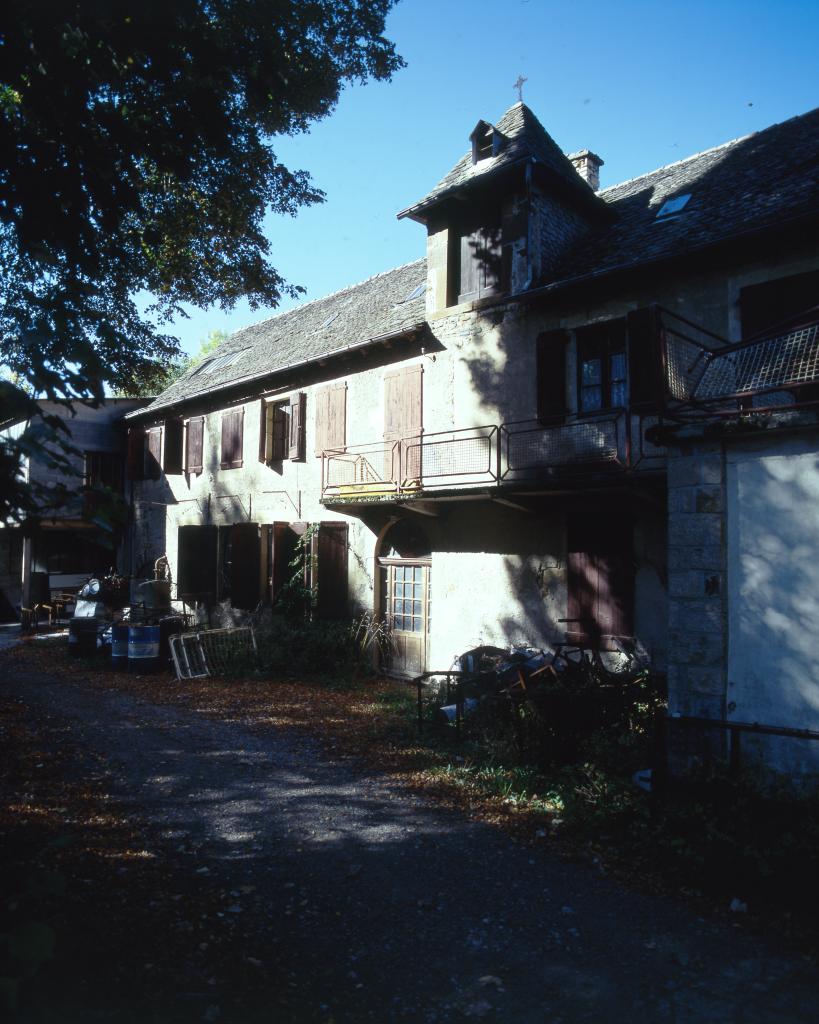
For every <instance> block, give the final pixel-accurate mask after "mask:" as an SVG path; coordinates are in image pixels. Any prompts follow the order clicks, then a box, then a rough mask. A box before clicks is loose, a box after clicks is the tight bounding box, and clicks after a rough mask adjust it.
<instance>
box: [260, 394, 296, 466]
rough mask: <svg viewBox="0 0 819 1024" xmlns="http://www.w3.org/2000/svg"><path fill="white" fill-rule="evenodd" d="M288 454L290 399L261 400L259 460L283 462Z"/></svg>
mask: <svg viewBox="0 0 819 1024" xmlns="http://www.w3.org/2000/svg"><path fill="white" fill-rule="evenodd" d="M289 455H290V400H289V399H288V400H287V401H285V402H266V401H264V400H262V423H261V438H260V442H259V461H260V462H267V463H271V462H283V461H284V460H285V459H286V458H288V457H289Z"/></svg>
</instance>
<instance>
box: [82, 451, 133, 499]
mask: <svg viewBox="0 0 819 1024" xmlns="http://www.w3.org/2000/svg"><path fill="white" fill-rule="evenodd" d="M124 468H125V467H124V466H123V459H122V456H121V455H120V454H118V453H117V452H86V453H85V473H84V480H83V483H84V486H85V509H86V512H94V511H96V509H97V508H99V499H100V493H99V492H100V491H104V490H108V491H113V492H114V493H115V494H122V493H123V489H124V487H123V485H124V477H125V473H124Z"/></svg>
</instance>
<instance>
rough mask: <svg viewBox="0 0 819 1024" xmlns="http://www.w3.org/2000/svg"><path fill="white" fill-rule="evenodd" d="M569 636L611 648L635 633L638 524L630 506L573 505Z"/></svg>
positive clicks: (568, 565)
mask: <svg viewBox="0 0 819 1024" xmlns="http://www.w3.org/2000/svg"><path fill="white" fill-rule="evenodd" d="M566 533H567V549H568V550H567V556H566V584H567V591H568V611H567V615H566V618H567V622H566V639H567V640H568V641H569V642H570V643H577V644H580V645H582V646H584V647H585V646H589V647H598V648H601V649H604V650H605V649H608V648H609V647H610V646H611V641H610V639H608V638H610V637H611V636H631V635H632V633H633V632H634V556H633V543H632V534H633V523H632V518H631V515H630V513H629V510H628V509H626V508H624V507H619V506H617V505H612V506H609V507H596V508H593V509H589V508H574V509H572V510H571V511H570V512H569V517H568V522H567V531H566Z"/></svg>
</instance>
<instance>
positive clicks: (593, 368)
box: [581, 359, 600, 387]
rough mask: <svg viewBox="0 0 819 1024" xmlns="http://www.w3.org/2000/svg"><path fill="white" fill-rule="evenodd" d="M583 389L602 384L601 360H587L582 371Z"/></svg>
mask: <svg viewBox="0 0 819 1024" xmlns="http://www.w3.org/2000/svg"><path fill="white" fill-rule="evenodd" d="M581 378H582V383H583V387H589V386H591V385H593V384H599V383H600V360H599V359H587V360H585V361H584V362H583V365H582V369H581Z"/></svg>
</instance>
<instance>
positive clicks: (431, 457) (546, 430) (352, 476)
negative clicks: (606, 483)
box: [322, 411, 665, 502]
mask: <svg viewBox="0 0 819 1024" xmlns="http://www.w3.org/2000/svg"><path fill="white" fill-rule="evenodd" d="M649 423H656V417H651V418H650V419H649V418H647V417H642V416H638V415H636V414H634V413H626V412H625V411H621V412H616V413H615V412H612V413H610V414H608V415H606V416H602V417H599V418H596V419H591V420H590V419H586V420H582V421H575V422H572V423H561V424H555V425H553V426H544V425H543V424H542V423H538V422H536V421H532V420H525V421H521V422H517V423H504V424H501V425H500V426H496V425H489V426H483V427H466V428H462V429H456V430H446V431H439V432H436V433H431V434H422V435H419V436H416V437H410V438H406V439H404V440H400V441H385V442H380V443H373V444H365V445H350V446H348V447H346V448H345V449H344V450H337V451H326V452H324V454H323V455H322V499H323V500H324V501H353V502H355V501H367V500H384V499H389V498H390V497H392V498H398V497H407V496H411V495H413V494H419V493H421V492H424V493H427V492H430V493H434V492H435V491H441V490H444V489H450V488H462V487H463V488H468V487H473V486H480V485H499V484H500V485H502V484H514V483H522V482H535V481H537V480H547V479H549V478H553V477H560V478H561V479H563V478H571V477H572V476H582V475H585V476H589V475H590V474H597V473H600V474H607V473H611V472H612V471H617V470H620V471H623V470H626V469H638V468H644V469H651V468H654V469H656V468H657V467H658V466H661V465H662V463H663V461H664V455H665V452H664V449H662V448H657V447H654V446H652V445H650V444H649V443H648V442H647V441H645V440H644V435H645V426H646V424H649ZM632 434H633V435H634V436H633V437H632Z"/></svg>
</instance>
